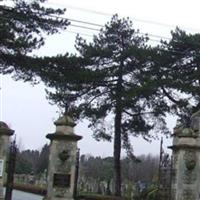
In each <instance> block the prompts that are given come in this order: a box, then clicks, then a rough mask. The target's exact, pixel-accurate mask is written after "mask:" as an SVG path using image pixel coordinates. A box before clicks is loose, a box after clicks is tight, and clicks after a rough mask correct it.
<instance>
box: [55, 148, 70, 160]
mask: <svg viewBox="0 0 200 200" xmlns="http://www.w3.org/2000/svg"><path fill="white" fill-rule="evenodd" d="M58 157H59V159H60V160H61V161H63V162H65V161H66V160H68V159H69V157H70V155H69V152H68V151H66V150H63V151H62V152H60V153H59V154H58Z"/></svg>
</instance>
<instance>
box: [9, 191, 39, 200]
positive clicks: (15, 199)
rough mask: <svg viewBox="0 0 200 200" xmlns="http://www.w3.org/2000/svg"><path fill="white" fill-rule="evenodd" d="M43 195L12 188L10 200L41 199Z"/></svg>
mask: <svg viewBox="0 0 200 200" xmlns="http://www.w3.org/2000/svg"><path fill="white" fill-rule="evenodd" d="M42 199H43V197H42V196H39V195H35V194H31V193H27V192H21V191H18V190H14V191H13V194H12V200H42Z"/></svg>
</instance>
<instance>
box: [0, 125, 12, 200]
mask: <svg viewBox="0 0 200 200" xmlns="http://www.w3.org/2000/svg"><path fill="white" fill-rule="evenodd" d="M13 133H14V131H13V130H11V129H10V128H9V127H8V125H7V124H6V123H5V122H2V121H0V200H3V199H4V195H3V183H4V182H5V173H4V172H5V167H6V165H5V164H6V156H7V153H8V149H9V137H10V136H11V135H13Z"/></svg>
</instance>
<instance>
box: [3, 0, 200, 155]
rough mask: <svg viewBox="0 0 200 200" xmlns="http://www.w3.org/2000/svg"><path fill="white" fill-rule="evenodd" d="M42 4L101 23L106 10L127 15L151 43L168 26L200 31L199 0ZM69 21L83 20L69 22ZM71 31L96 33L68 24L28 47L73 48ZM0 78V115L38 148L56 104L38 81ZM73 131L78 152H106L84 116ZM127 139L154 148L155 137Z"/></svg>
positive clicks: (57, 0)
mask: <svg viewBox="0 0 200 200" xmlns="http://www.w3.org/2000/svg"><path fill="white" fill-rule="evenodd" d="M48 4H49V5H51V6H57V7H62V8H64V7H65V8H67V12H66V15H65V17H67V18H70V19H75V20H81V21H86V22H92V23H97V24H101V25H104V24H105V23H106V22H107V21H109V20H110V18H111V15H112V14H115V13H118V14H119V16H121V17H130V18H131V19H132V20H133V24H134V28H135V29H140V31H141V32H142V33H149V34H150V35H154V36H151V37H150V38H151V42H152V44H156V41H155V40H160V37H161V36H162V37H165V38H169V37H170V31H171V30H174V29H175V27H176V26H179V27H182V28H183V29H185V30H187V31H188V32H191V33H195V32H200V27H199V19H200V12H199V7H200V1H198V0H190V1H187V0H167V1H166V0H165V1H164V0H151V1H149V0H123V1H116V0H115V1H114V0H109V1H108V0H101V1H95V0H84V1H83V0H73V1H72V0H67V1H66V0H51V1H48ZM73 24H74V25H78V26H80V25H83V24H80V23H75V22H74V23H73ZM85 26H88V25H85ZM92 28H97V27H94V26H93V27H92ZM77 32H79V33H81V34H84V35H82V37H85V38H86V39H87V40H91V36H92V35H93V34H95V33H97V32H96V31H92V30H87V29H82V28H77V27H72V26H70V27H69V28H68V29H67V31H65V32H63V33H61V34H57V35H54V36H51V37H49V38H47V40H46V45H45V46H44V47H42V48H41V49H40V50H39V51H37V52H36V51H35V52H34V53H35V54H40V55H49V56H50V55H56V54H58V53H65V52H75V50H74V47H73V46H74V39H75V36H76V34H75V33H77ZM157 36H158V37H157ZM0 78H1V80H0V84H1V90H0V93H1V107H0V111H1V114H0V117H1V118H0V119H1V120H3V121H5V122H6V123H8V125H10V127H11V128H12V129H14V130H15V133H16V135H17V140H18V143H19V144H20V147H21V148H23V149H27V148H29V149H40V148H41V147H42V146H43V145H44V144H45V143H46V142H48V140H46V138H45V135H46V134H47V133H53V132H54V131H55V127H54V124H53V121H55V120H56V119H57V117H58V111H59V109H58V108H57V107H56V106H52V105H50V104H49V103H48V101H47V100H46V98H45V91H44V89H45V87H44V85H43V84H39V85H36V86H34V87H33V86H31V84H30V83H23V82H22V81H18V82H16V81H13V80H12V79H11V77H10V76H2V75H1V77H0ZM167 121H168V125H169V128H170V130H172V128H173V127H174V125H175V123H176V120H175V119H174V118H168V120H167ZM75 131H76V133H77V134H79V135H82V136H83V139H82V140H81V141H80V142H79V147H80V148H81V153H91V154H93V155H101V156H108V155H112V149H113V147H112V144H110V143H107V142H95V141H94V139H93V138H92V136H91V135H92V131H91V130H89V129H88V128H87V123H86V122H84V123H80V124H78V125H77V126H76V128H75ZM170 142H171V140H166V142H165V146H167V145H170ZM132 143H133V147H134V151H135V154H136V155H139V154H144V153H145V154H147V153H153V154H158V153H159V141H155V142H152V143H151V144H149V143H147V142H146V141H144V140H143V139H138V138H132Z"/></svg>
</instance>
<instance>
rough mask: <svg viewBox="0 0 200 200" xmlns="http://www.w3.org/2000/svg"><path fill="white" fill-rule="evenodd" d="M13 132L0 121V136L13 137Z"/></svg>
mask: <svg viewBox="0 0 200 200" xmlns="http://www.w3.org/2000/svg"><path fill="white" fill-rule="evenodd" d="M14 132H15V131H14V130H12V129H10V128H9V126H8V125H7V124H6V123H5V122H2V121H0V135H9V136H10V135H13V133H14Z"/></svg>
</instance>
